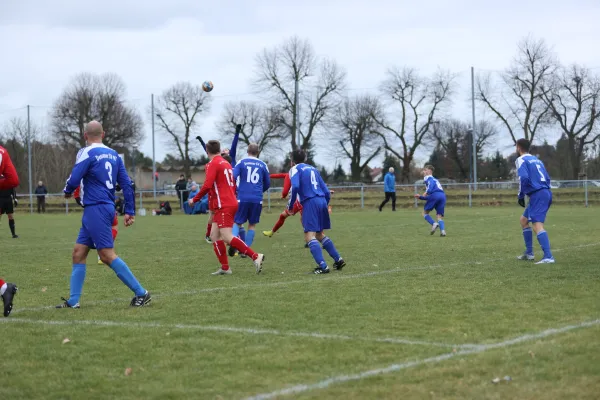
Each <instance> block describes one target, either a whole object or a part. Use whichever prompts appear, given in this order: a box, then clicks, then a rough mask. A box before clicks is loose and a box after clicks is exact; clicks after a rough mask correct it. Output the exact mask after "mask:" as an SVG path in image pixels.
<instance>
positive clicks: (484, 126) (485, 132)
mask: <svg viewBox="0 0 600 400" xmlns="http://www.w3.org/2000/svg"><path fill="white" fill-rule="evenodd" d="M496 134H497V130H496V128H495V127H494V125H493V124H491V123H489V122H488V121H480V122H479V123H478V124H477V131H476V134H475V152H476V154H477V159H478V160H481V159H482V157H481V156H482V155H483V151H484V149H485V148H486V147H487V146H488V145H490V144H491V141H492V140H493V139H494V138H495V136H496ZM431 135H432V137H433V138H434V139H435V141H436V143H437V145H438V146H439V147H440V148H441V149H442V150H444V153H445V155H446V157H448V159H450V160H452V162H453V163H454V164H455V165H456V168H457V169H458V172H459V174H460V176H461V178H463V179H465V180H466V179H469V175H470V173H469V167H470V165H471V157H472V151H473V150H472V149H473V130H472V129H471V127H470V126H469V124H468V123H465V122H462V121H459V120H455V119H451V120H445V121H442V122H440V123H435V124H434V126H433V130H432V133H431Z"/></svg>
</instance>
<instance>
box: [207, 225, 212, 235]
mask: <svg viewBox="0 0 600 400" xmlns="http://www.w3.org/2000/svg"><path fill="white" fill-rule="evenodd" d="M210 231H212V223H210V224H207V225H206V237H209V236H210Z"/></svg>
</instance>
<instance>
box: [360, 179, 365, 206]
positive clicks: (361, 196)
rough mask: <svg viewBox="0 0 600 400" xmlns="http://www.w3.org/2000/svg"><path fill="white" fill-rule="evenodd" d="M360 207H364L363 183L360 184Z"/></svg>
mask: <svg viewBox="0 0 600 400" xmlns="http://www.w3.org/2000/svg"><path fill="white" fill-rule="evenodd" d="M360 208H365V185H360Z"/></svg>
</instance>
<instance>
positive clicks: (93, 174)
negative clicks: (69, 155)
mask: <svg viewBox="0 0 600 400" xmlns="http://www.w3.org/2000/svg"><path fill="white" fill-rule="evenodd" d="M117 182H118V183H119V185H120V186H121V188H122V189H123V197H124V198H125V214H129V215H135V201H134V200H135V199H134V194H133V187H132V185H131V180H130V179H129V176H128V175H127V171H126V170H125V165H124V164H123V160H121V157H119V154H118V153H117V152H116V151H115V150H113V149H111V148H109V147H106V146H105V145H103V144H101V143H94V144H92V145H90V146H87V147H85V148H83V149H81V150H79V153H77V160H76V162H75V166H74V167H73V171H72V172H71V176H69V179H67V184H66V186H65V189H64V192H65V193H73V191H75V189H76V188H77V186H80V193H81V204H82V205H83V206H84V207H88V206H94V205H99V204H109V205H112V206H113V207H114V205H115V185H116V183H117Z"/></svg>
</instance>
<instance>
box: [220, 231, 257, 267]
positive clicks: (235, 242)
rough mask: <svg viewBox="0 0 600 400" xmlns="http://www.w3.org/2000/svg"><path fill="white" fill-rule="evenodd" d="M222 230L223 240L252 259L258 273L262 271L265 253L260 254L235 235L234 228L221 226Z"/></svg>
mask: <svg viewBox="0 0 600 400" xmlns="http://www.w3.org/2000/svg"><path fill="white" fill-rule="evenodd" d="M219 231H220V232H221V238H222V239H223V241H224V242H225V243H226V244H228V245H230V246H232V247H234V248H235V249H236V250H237V251H239V252H240V254H244V255H246V256H248V257H250V258H251V259H252V262H253V263H254V267H255V268H256V273H257V274H259V273H260V272H261V271H262V265H263V263H264V261H265V255H264V254H260V253H257V252H255V251H254V250H252V249H251V248H250V247H248V246H247V245H246V243H244V242H243V241H242V240H241V239H240V238H238V237H235V236H233V230H232V228H221V229H219Z"/></svg>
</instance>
